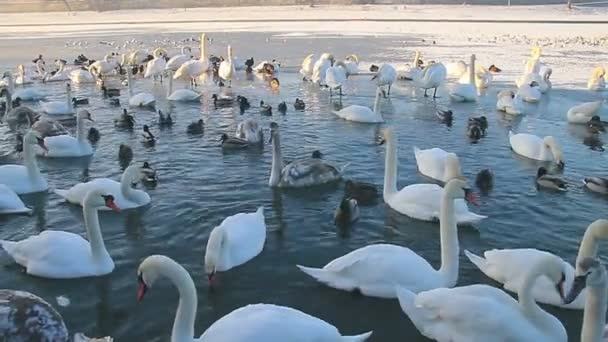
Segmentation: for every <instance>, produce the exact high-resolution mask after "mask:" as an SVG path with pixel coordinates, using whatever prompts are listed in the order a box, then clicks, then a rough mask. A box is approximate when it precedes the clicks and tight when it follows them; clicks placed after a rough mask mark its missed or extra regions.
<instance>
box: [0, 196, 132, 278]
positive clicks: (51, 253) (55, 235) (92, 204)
mask: <svg viewBox="0 0 608 342" xmlns="http://www.w3.org/2000/svg"><path fill="white" fill-rule="evenodd" d="M104 206H105V207H109V208H111V209H112V210H114V211H120V209H119V208H118V207H117V206H116V204H114V197H113V196H112V195H111V194H110V193H108V192H106V191H104V190H101V189H95V190H92V191H90V192H89V193H88V194H87V196H86V198H85V200H84V205H83V208H82V211H83V214H84V224H85V228H86V231H87V237H88V239H89V240H88V241H87V240H85V239H83V238H82V237H81V236H80V235H78V234H74V233H70V232H65V231H60V230H45V231H43V232H42V233H40V234H38V235H34V236H30V237H28V238H27V239H25V240H21V241H7V240H0V245H1V246H2V248H3V249H4V250H5V251H6V252H7V253H8V254H9V255H10V256H11V257H13V259H15V262H16V263H18V264H19V265H21V266H23V267H25V268H26V272H27V274H30V275H33V276H37V277H43V278H51V279H73V278H82V277H92V276H102V275H106V274H108V273H110V272H112V270H114V261H112V257H110V254H109V253H108V251H107V250H106V246H105V244H104V242H103V237H102V235H101V230H100V227H99V217H98V214H97V209H98V208H99V207H104Z"/></svg>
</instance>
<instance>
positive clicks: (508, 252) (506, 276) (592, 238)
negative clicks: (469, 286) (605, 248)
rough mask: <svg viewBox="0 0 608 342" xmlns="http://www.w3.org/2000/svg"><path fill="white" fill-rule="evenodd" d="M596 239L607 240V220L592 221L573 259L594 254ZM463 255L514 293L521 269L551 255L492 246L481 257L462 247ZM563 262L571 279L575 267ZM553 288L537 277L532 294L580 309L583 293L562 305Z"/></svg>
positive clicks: (532, 249)
mask: <svg viewBox="0 0 608 342" xmlns="http://www.w3.org/2000/svg"><path fill="white" fill-rule="evenodd" d="M600 240H608V220H603V219H600V220H596V221H594V222H592V223H591V224H590V225H589V226H588V227H587V230H586V231H585V234H584V235H583V239H582V240H581V244H580V246H579V249H578V255H577V257H576V260H577V262H578V261H581V260H583V259H585V258H587V257H595V256H596V255H597V249H598V246H599V242H600ZM464 253H465V255H466V256H467V258H469V260H471V262H472V263H473V264H475V266H477V268H479V270H480V271H481V272H483V273H484V274H485V275H487V276H488V277H490V278H492V279H494V280H495V281H497V282H499V283H501V284H503V287H504V288H505V290H507V291H511V292H517V290H518V289H519V287H520V286H521V283H522V281H523V276H524V274H525V271H526V270H528V269H529V268H530V267H531V266H532V265H533V264H534V263H535V262H536V261H538V260H540V259H542V258H544V257H546V256H547V255H553V254H551V253H549V252H545V251H542V250H538V249H534V248H515V249H493V250H489V251H485V252H484V253H483V257H479V256H477V255H475V254H473V253H471V252H469V251H466V250H465V252H464ZM562 262H563V263H564V270H565V271H564V272H565V274H566V280H568V281H572V280H573V279H574V277H575V273H576V272H575V269H574V267H572V266H571V265H570V264H569V263H567V262H565V261H564V260H562ZM553 287H554V284H552V283H551V282H550V281H549V279H547V278H546V277H541V278H540V279H538V280H537V281H536V282H535V283H534V287H533V288H532V290H531V291H532V295H533V296H534V298H535V300H536V301H538V302H540V303H544V304H550V305H554V306H558V307H562V308H566V309H579V310H580V309H583V308H584V305H585V293H584V292H583V293H581V294H580V295H579V296H578V297H577V298H575V299H573V300H572V301H571V303H569V304H564V302H563V300H562V298H560V297H559V296H558V294H557V293H555V292H554V291H551V289H552V288H553Z"/></svg>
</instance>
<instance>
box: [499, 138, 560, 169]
mask: <svg viewBox="0 0 608 342" xmlns="http://www.w3.org/2000/svg"><path fill="white" fill-rule="evenodd" d="M509 143H510V144H511V148H512V149H513V151H514V152H515V153H517V154H519V155H521V156H524V157H526V158H530V159H534V160H540V161H551V162H555V163H556V164H557V165H558V166H559V167H562V168H563V167H564V165H565V163H564V157H563V154H562V150H561V148H560V147H559V145H558V144H557V142H556V141H555V138H553V137H552V136H546V137H544V138H540V137H538V136H536V135H533V134H528V133H518V134H515V133H513V132H511V131H509Z"/></svg>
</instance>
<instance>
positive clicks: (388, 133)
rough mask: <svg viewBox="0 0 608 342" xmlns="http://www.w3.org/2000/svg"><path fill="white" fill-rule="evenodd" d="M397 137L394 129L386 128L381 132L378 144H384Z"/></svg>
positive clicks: (377, 139)
mask: <svg viewBox="0 0 608 342" xmlns="http://www.w3.org/2000/svg"><path fill="white" fill-rule="evenodd" d="M394 139H395V136H394V133H393V129H392V128H385V129H383V130H382V131H381V132H380V135H379V136H378V137H377V138H376V142H377V143H378V145H384V144H386V143H388V142H392V141H393V140H394Z"/></svg>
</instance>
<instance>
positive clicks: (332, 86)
mask: <svg viewBox="0 0 608 342" xmlns="http://www.w3.org/2000/svg"><path fill="white" fill-rule="evenodd" d="M348 76H349V73H348V70H347V69H346V64H344V62H342V61H340V62H336V63H335V64H334V65H332V66H330V67H329V68H327V70H326V71H325V81H324V82H323V84H325V85H327V88H329V96H330V97H332V96H333V92H334V91H336V90H337V91H338V92H339V93H338V94H339V96H340V97H342V86H343V85H344V83H345V82H346V80H347V79H348Z"/></svg>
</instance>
